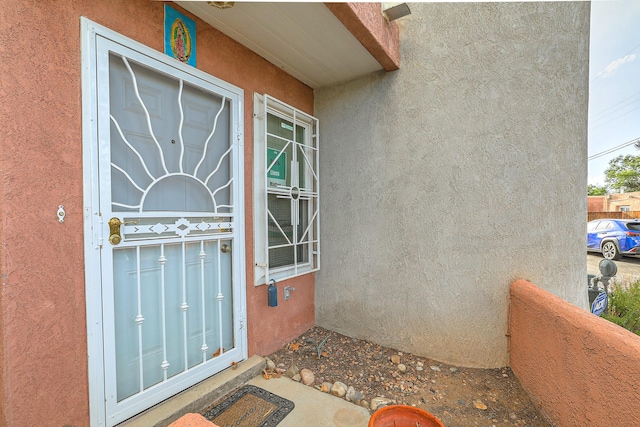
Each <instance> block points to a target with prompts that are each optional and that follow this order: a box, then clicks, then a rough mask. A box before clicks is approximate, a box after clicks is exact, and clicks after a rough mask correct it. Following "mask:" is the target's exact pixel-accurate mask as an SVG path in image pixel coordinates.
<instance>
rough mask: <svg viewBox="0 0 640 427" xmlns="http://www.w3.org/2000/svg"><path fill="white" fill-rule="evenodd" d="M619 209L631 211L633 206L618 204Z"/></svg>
mask: <svg viewBox="0 0 640 427" xmlns="http://www.w3.org/2000/svg"><path fill="white" fill-rule="evenodd" d="M618 211H620V212H630V211H631V206H618Z"/></svg>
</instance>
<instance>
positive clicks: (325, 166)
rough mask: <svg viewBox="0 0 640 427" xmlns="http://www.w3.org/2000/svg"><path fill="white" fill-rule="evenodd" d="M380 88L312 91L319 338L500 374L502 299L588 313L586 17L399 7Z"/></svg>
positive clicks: (579, 6) (498, 6) (532, 9)
mask: <svg viewBox="0 0 640 427" xmlns="http://www.w3.org/2000/svg"><path fill="white" fill-rule="evenodd" d="M410 7H411V10H412V15H410V16H409V17H407V18H403V20H401V48H402V65H401V69H400V70H399V71H396V72H393V73H384V72H380V73H375V74H373V75H369V76H367V77H365V78H360V79H358V80H355V81H351V82H347V83H344V84H339V85H335V86H332V87H326V88H322V89H319V90H317V91H316V100H315V111H316V115H317V116H318V117H319V118H320V130H321V156H320V162H321V167H320V172H321V176H320V179H321V218H322V230H321V237H322V267H321V271H320V272H319V273H318V275H317V287H316V322H317V324H318V325H320V326H323V327H326V328H329V329H332V330H336V331H338V332H341V333H344V334H346V335H349V336H354V337H359V338H364V339H368V340H371V341H374V342H376V343H379V344H383V345H387V346H390V347H393V348H397V349H399V350H403V351H409V352H413V353H416V354H420V355H423V356H427V357H430V358H433V359H436V360H440V361H442V362H450V363H455V364H458V365H464V366H479V367H497V366H505V365H507V364H508V341H507V340H508V338H507V336H506V334H507V332H508V331H507V316H508V289H509V284H510V283H511V282H512V281H513V280H515V279H518V278H525V279H528V280H530V281H531V282H533V283H535V284H537V285H539V286H540V287H542V288H544V289H547V290H549V291H551V292H552V293H554V294H556V295H558V296H560V297H562V298H565V299H567V300H568V301H570V302H572V303H574V304H576V305H579V306H581V307H586V306H587V294H586V274H587V272H586V265H585V264H586V262H585V246H584V245H585V234H584V233H585V218H586V203H587V202H586V197H585V196H586V195H585V192H586V186H587V160H586V159H587V101H588V99H587V97H588V47H589V10H590V7H589V4H588V3H586V2H560V3H547V2H545V3H475V4H474V3H411V4H410Z"/></svg>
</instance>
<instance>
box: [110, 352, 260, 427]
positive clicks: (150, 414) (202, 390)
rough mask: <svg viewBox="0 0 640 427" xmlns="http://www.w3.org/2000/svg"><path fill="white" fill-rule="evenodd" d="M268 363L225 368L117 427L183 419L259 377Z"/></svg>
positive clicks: (253, 360) (157, 426)
mask: <svg viewBox="0 0 640 427" xmlns="http://www.w3.org/2000/svg"><path fill="white" fill-rule="evenodd" d="M264 367H265V360H264V359H263V358H262V357H260V356H252V357H250V358H249V359H247V360H245V361H244V362H240V363H239V364H238V365H237V367H236V369H231V368H229V369H225V370H224V371H222V372H220V373H219V374H217V375H214V376H213V377H211V378H209V379H207V380H204V381H202V382H200V383H198V384H196V385H194V386H193V387H191V388H189V389H187V390H185V391H183V392H182V393H179V394H177V395H175V396H173V397H171V398H169V399H167V400H165V401H164V402H162V403H159V404H157V405H156V406H154V407H152V408H150V409H148V410H146V411H144V412H142V413H141V414H138V415H136V416H135V417H133V418H131V419H129V420H127V421H125V422H123V423H121V424H118V427H151V426H153V427H166V426H168V425H169V424H171V423H172V422H174V421H176V420H177V419H178V418H180V417H181V416H183V415H185V414H187V413H190V412H194V413H198V412H201V411H202V410H203V409H205V408H206V407H207V406H209V405H211V404H212V403H214V402H215V401H217V400H219V399H221V398H222V397H224V396H226V395H227V394H229V393H230V392H231V391H233V390H235V389H237V388H239V387H241V386H242V385H244V384H245V383H247V382H249V381H250V380H251V379H253V378H255V377H256V376H258V375H260V373H261V372H262V369H263V368H264Z"/></svg>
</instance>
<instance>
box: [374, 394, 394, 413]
mask: <svg viewBox="0 0 640 427" xmlns="http://www.w3.org/2000/svg"><path fill="white" fill-rule="evenodd" d="M391 403H392V400H391V399H387V398H386V397H374V398H373V399H371V403H370V404H369V408H371V410H372V411H375V410H376V409H378V408H380V407H382V406H387V405H389V404H391Z"/></svg>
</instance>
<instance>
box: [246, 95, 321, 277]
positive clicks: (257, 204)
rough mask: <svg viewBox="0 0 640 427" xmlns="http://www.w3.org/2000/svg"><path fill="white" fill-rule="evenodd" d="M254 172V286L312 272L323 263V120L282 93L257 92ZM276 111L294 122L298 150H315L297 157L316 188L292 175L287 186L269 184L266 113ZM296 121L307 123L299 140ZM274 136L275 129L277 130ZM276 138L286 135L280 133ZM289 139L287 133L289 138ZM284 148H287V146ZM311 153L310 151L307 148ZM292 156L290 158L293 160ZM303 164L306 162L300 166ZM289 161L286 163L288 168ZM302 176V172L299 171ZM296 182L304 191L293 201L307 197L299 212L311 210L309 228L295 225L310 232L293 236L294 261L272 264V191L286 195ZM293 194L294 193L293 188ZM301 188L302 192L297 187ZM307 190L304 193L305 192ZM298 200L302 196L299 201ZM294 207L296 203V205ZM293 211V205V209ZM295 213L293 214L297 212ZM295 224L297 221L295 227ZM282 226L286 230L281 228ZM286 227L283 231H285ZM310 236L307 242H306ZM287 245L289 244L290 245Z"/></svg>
mask: <svg viewBox="0 0 640 427" xmlns="http://www.w3.org/2000/svg"><path fill="white" fill-rule="evenodd" d="M253 108H254V115H253V116H254V122H253V125H254V126H253V133H254V176H253V183H254V185H253V200H254V205H253V213H254V215H253V217H254V221H253V224H254V255H255V257H254V261H255V264H254V267H255V275H254V276H255V283H254V285H255V286H259V285H264V284H266V283H269V282H270V281H271V280H272V279H273V280H276V281H280V280H285V279H290V278H293V277H298V276H302V275H305V274H309V273H313V272H315V271H318V270H319V269H320V210H319V206H320V191H319V182H320V177H319V167H318V166H319V139H320V138H319V121H318V119H317V118H316V117H313V116H312V115H310V114H307V113H305V112H304V111H301V110H298V109H297V108H295V107H292V106H290V105H288V104H286V103H284V102H282V101H280V100H278V99H275V98H273V97H271V96H269V95H267V94H265V95H261V94H257V93H255V94H254V106H253ZM268 115H273V116H275V117H277V118H280V119H283V120H286V121H289V122H291V123H292V124H293V134H292V139H291V140H290V141H289V142H288V143H287V144H289V143H291V144H292V147H293V150H294V152H295V153H296V155H295V156H298V154H297V153H298V151H297V150H298V149H300V150H301V152H304V151H307V150H311V152H312V154H313V156H312V159H309V158H308V156H306V155H302V157H303V158H298V162H297V165H296V166H297V167H300V168H302V167H304V170H305V172H304V174H305V181H306V180H307V179H308V180H309V182H311V188H300V187H298V186H297V185H293V184H298V183H297V182H295V181H291V182H290V184H291V187H287V186H282V187H281V188H279V189H276V188H275V187H273V186H269V185H268V177H267V169H268V167H269V165H267V158H268V156H267V150H268V145H269V144H268V141H267V136H268V132H267V117H268ZM296 126H299V127H302V128H304V129H306V130H305V132H304V134H305V138H304V141H302V142H300V141H297V135H296ZM273 136H275V135H273ZM276 137H277V138H281V137H279V136H276ZM285 139H286V138H285ZM285 149H286V146H285V148H283V149H282V150H285ZM308 154H309V153H308ZM293 157H294V156H292V159H287V161H289V160H292V161H293ZM301 165H304V166H301ZM288 167H289V166H287V168H288ZM294 170H296V171H297V170H299V169H297V168H290V175H291V177H290V179H291V178H292V175H293V172H294ZM296 176H297V174H296ZM292 187H297V188H298V190H299V191H300V196H296V197H293V196H292V197H291V199H290V203H291V205H290V206H294V205H295V206H297V209H299V207H300V205H302V203H299V199H302V200H305V201H306V204H307V207H306V209H305V210H304V211H302V210H296V211H294V212H296V213H297V214H298V215H297V216H296V217H298V216H299V215H300V214H303V212H306V218H307V221H308V225H307V226H306V230H303V232H302V233H300V234H301V236H298V233H297V232H295V231H294V233H293V235H294V236H297V237H298V238H300V237H305V235H306V237H307V238H306V239H304V240H296V239H294V240H293V241H292V242H290V245H291V246H292V247H293V257H294V259H293V263H292V264H288V265H284V266H279V267H274V268H269V236H268V232H269V227H268V223H269V219H270V218H272V219H275V218H274V217H273V215H270V214H269V211H268V206H269V201H268V197H269V195H270V194H271V195H273V194H276V195H282V194H283V189H288V188H292ZM292 194H293V193H292ZM296 194H297V193H296ZM303 196H304V197H303ZM296 201H297V202H296ZM292 209H293V208H292ZM292 212H293V211H292ZM292 219H293V217H292ZM294 228H295V227H294ZM280 231H281V230H280ZM281 232H282V231H281ZM305 242H306V244H305ZM301 244H302V245H306V246H307V248H306V251H307V260H304V261H300V260H298V259H297V248H298V247H299V246H301ZM286 246H288V245H286Z"/></svg>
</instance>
